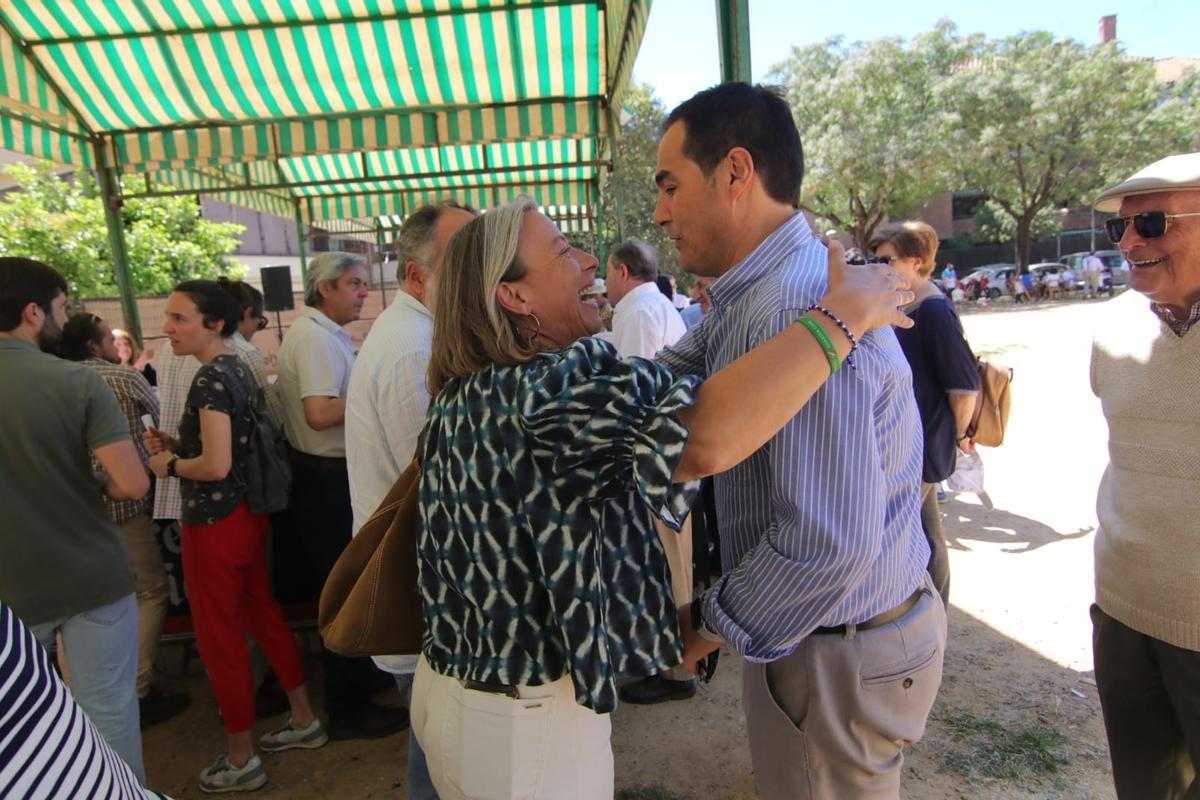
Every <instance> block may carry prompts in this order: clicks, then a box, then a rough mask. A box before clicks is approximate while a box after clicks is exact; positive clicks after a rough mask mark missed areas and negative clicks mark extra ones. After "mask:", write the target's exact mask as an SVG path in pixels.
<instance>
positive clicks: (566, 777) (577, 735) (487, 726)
mask: <svg viewBox="0 0 1200 800" xmlns="http://www.w3.org/2000/svg"><path fill="white" fill-rule="evenodd" d="M518 688H519V692H520V695H521V697H520V699H513V698H511V697H508V696H507V695H503V694H493V693H491V692H479V691H474V690H470V689H466V688H464V687H463V685H462V683H460V682H459V681H458V680H457V679H455V678H448V677H446V676H445V675H441V674H439V673H437V672H435V671H434V670H433V669H432V668H431V667H430V666H429V663H428V662H427V661H426V660H425V658H424V657H422V658H421V660H420V662H419V663H418V664H417V674H416V677H415V678H414V679H413V694H412V707H411V718H412V732H413V733H415V734H416V737H417V741H419V742H420V743H421V747H422V749H424V751H425V759H426V761H427V763H428V765H429V776H430V777H431V778H432V779H433V785H434V787H436V788H437V793H438V797H440V798H441V800H559V799H560V798H561V800H612V796H613V755H612V744H611V742H610V737H611V734H612V725H611V723H610V721H609V716H608V714H597V713H595V712H593V711H591V710H589V709H587V708H584V707H583V706H581V705H579V704H578V703H576V702H575V688H574V685H573V684H572V682H571V678H570V676H565V677H562V678H559V679H558V680H556V681H554V682H553V683H548V684H546V685H544V686H521V687H518Z"/></svg>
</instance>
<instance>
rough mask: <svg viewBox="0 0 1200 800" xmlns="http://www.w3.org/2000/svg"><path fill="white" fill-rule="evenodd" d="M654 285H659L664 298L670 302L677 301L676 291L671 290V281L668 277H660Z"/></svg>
mask: <svg viewBox="0 0 1200 800" xmlns="http://www.w3.org/2000/svg"><path fill="white" fill-rule="evenodd" d="M654 283H655V284H657V285H658V290H659V291H660V292H662V293H663V296H664V297H666V298H667V299H668V300H674V299H675V290H674V289H672V288H671V279H670V278H668V277H667V276H666V275H659V276H658V277H657V278H655V279H654Z"/></svg>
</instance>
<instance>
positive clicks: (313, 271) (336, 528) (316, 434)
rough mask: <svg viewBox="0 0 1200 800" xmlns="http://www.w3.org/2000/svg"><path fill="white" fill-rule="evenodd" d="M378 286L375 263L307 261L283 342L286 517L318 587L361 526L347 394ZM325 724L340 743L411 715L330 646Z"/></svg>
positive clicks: (363, 666)
mask: <svg viewBox="0 0 1200 800" xmlns="http://www.w3.org/2000/svg"><path fill="white" fill-rule="evenodd" d="M369 290H370V280H369V278H368V276H367V265H366V261H365V260H364V259H363V257H362V256H358V255H355V254H353V253H321V254H320V255H318V256H316V257H314V258H313V259H312V260H310V261H309V262H308V274H307V275H306V276H305V281H304V303H305V306H304V308H303V309H301V310H300V313H299V315H298V316H297V318H296V321H295V322H294V323H292V327H291V328H289V329H288V332H287V334H286V335H285V336H284V337H283V344H281V345H280V347H279V362H278V373H279V380H278V386H279V390H280V394H281V395H282V397H283V411H284V427H285V428H286V429H287V437H288V441H289V442H291V445H292V501H291V506H290V507H289V508H288V512H287V515H286V519H287V521H288V523H289V527H290V529H291V531H290V533H291V534H292V535H293V536H294V538H295V539H296V541H297V542H298V543H299V544H300V547H301V549H302V551H303V558H304V560H305V561H306V562H307V565H308V567H309V575H310V577H311V578H312V579H313V580H314V581H315V582H316V585H315V587H314V590H315V591H319V590H320V587H321V586H322V585H324V583H325V579H326V578H327V577H328V576H329V572H330V570H332V569H333V565H334V564H335V563H336V562H337V559H338V556H340V555H341V554H342V550H343V549H345V547H346V544H347V542H349V541H350V536H351V534H352V532H353V524H354V523H353V517H352V512H351V506H350V483H349V477H348V474H347V471H346V429H345V425H344V421H345V416H346V393H347V390H348V388H349V386H350V369H351V367H353V366H354V342H353V340H352V339H351V337H350V333H349V331H347V330H346V328H345V326H346V325H348V324H350V323H351V322H353V321H355V320H356V319H358V318H359V316H360V315H361V314H362V307H363V303H364V302H365V301H366V299H367V293H368V291H369ZM321 665H322V667H323V670H324V673H325V710H326V713H327V714H328V715H329V723H328V725H327V726H326V730H327V731H328V732H329V738H331V739H374V738H379V737H382V736H388V735H390V734H392V733H395V732H396V731H399V730H402V729H403V728H404V727H405V726H407V724H408V720H407V716H406V715H404V714H402V713H398V712H395V711H390V710H387V709H384V708H382V707H380V706H377V705H375V704H373V703H372V702H371V691H372V689H373V688H375V684H373V683H372V677H373V673H374V668H373V667H372V665H371V661H370V659H367V658H346V657H344V656H340V655H337V654H336V653H333V652H330V651H329V650H327V649H325V648H324V647H322V649H321Z"/></svg>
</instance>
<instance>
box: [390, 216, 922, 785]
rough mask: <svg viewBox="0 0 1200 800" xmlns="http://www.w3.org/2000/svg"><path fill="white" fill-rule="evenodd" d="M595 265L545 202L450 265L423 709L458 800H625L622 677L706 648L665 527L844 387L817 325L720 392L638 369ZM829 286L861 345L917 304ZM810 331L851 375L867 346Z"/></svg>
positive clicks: (429, 481)
mask: <svg viewBox="0 0 1200 800" xmlns="http://www.w3.org/2000/svg"><path fill="white" fill-rule="evenodd" d="M596 267H597V262H596V259H595V258H594V257H593V256H591V255H590V254H588V253H585V252H583V251H581V250H579V249H577V248H574V247H572V246H571V245H570V244H569V243H568V242H567V241H566V240H565V239H564V238H563V236H562V234H561V233H560V232H559V231H558V229H557V228H556V227H555V225H554V223H552V222H551V221H550V220H549V219H548V218H546V217H545V216H544V215H543V214H541V213H540V212H539V211H538V210H537V208H536V206H535V205H534V204H533V203H532V202H531V201H528V200H520V201H517V202H515V203H512V204H510V205H508V206H504V207H501V208H498V209H496V210H493V211H490V212H488V213H487V214H485V215H483V216H482V217H480V218H478V219H476V220H473V221H472V222H470V223H468V224H467V225H465V226H464V227H463V228H462V229H461V230H460V231H459V232H458V233H457V234H455V236H454V238H453V239H452V240H451V242H450V244H449V246H448V248H447V250H446V253H445V256H444V261H443V265H442V269H441V277H440V283H439V288H438V292H437V308H436V313H435V314H434V336H433V347H432V354H431V359H430V369H429V386H430V389H431V391H433V392H435V393H436V396H435V397H434V399H433V402H432V404H431V405H430V408H429V415H428V417H427V427H426V431H425V440H424V443H423V446H422V451H421V460H422V477H421V489H420V517H421V529H420V538H419V541H418V558H419V561H420V591H421V597H422V606H423V613H424V622H425V631H426V635H425V643H424V653H423V655H422V657H421V660H420V664H419V666H418V669H417V674H416V679H415V681H414V684H413V705H412V724H413V730H414V731H415V732H416V735H417V737H418V739H419V740H420V742H421V745H422V747H423V748H424V749H425V751H426V756H427V759H428V763H429V769H430V775H431V777H432V779H433V782H434V784H435V785H436V788H437V791H438V795H439V796H440V797H442V798H443V800H449V799H450V798H460V797H488V798H508V797H531V798H532V797H573V798H583V799H585V800H586V799H587V798H601V797H604V798H611V797H612V794H613V773H612V763H613V762H612V749H611V746H610V744H609V719H608V712H610V711H612V710H613V709H614V708H615V707H616V702H617V694H616V684H615V681H616V678H617V676H618V675H632V676H645V675H650V674H654V673H657V672H660V671H662V670H663V669H664V668H666V667H670V666H674V665H677V664H679V663H680V661H681V659H683V658H690V656H689V655H687V654H688V653H691V652H692V651H691V647H692V640H693V639H696V638H698V635H697V634H696V633H694V631H693V629H692V627H691V625H690V624H688V619H689V611H688V609H687V608H686V607H685V608H683V609H679V610H677V609H675V607H674V604H673V603H672V601H671V584H670V578H669V575H668V574H667V562H666V555H665V553H664V551H663V548H662V544H661V542H660V540H659V537H658V533H657V531H656V530H655V527H654V525H653V523H652V519H653V517H654V516H659V517H660V518H661V519H662V521H663V522H664V523H665V524H666V525H668V526H670V527H671V528H673V529H675V530H678V528H679V525H680V523H681V521H682V520H683V518H684V516H685V515H686V513H687V511H688V508H689V505H690V501H691V497H692V490H693V488H694V485H689V484H687V483H685V482H686V481H690V480H691V479H693V478H699V477H702V476H704V475H707V474H710V473H712V472H714V471H718V470H723V469H726V468H728V467H729V466H732V465H733V464H735V463H737V462H738V461H740V460H742V459H743V458H745V457H746V456H748V455H749V454H750V453H751V452H753V451H754V449H756V448H757V447H759V446H760V445H761V444H762V443H763V442H764V441H765V440H766V439H767V438H768V437H769V436H771V435H772V434H773V433H774V432H775V431H777V430H778V429H779V428H780V427H782V426H783V424H784V423H785V422H786V421H787V420H789V419H791V417H792V416H794V415H795V413H796V411H797V410H798V409H799V407H800V406H801V405H803V404H804V402H805V401H806V400H807V399H808V398H809V397H810V396H811V395H812V393H813V392H814V391H816V389H817V388H819V387H820V385H821V384H822V382H823V381H824V380H825V378H826V377H828V375H829V374H830V370H831V362H830V361H829V360H828V359H827V355H826V353H825V351H824V349H823V347H824V345H822V344H820V343H819V341H820V340H819V338H818V337H817V335H816V334H815V333H812V332H810V330H809V329H808V328H806V327H805V326H804V325H803V324H797V325H792V326H790V327H789V328H788V329H787V330H786V331H784V332H783V333H781V334H780V335H779V336H777V337H775V338H774V339H771V340H770V341H768V342H767V343H765V344H764V345H762V346H761V347H759V348H758V349H756V350H754V351H752V352H751V353H749V354H747V355H746V356H744V357H743V358H742V359H739V360H738V361H737V362H735V363H734V364H732V365H731V366H730V367H728V368H726V369H725V370H722V371H720V372H718V373H716V374H714V375H713V376H712V377H710V378H709V379H708V381H707V382H706V383H705V384H704V386H703V387H699V380H698V379H697V378H695V377H691V376H686V375H681V376H676V375H673V374H672V373H671V372H670V371H669V370H667V369H666V368H665V367H663V366H661V365H659V364H657V363H655V362H653V361H649V360H645V359H640V358H632V359H627V360H623V359H621V358H620V356H619V355H618V354H617V352H616V350H615V349H613V347H612V346H611V345H609V344H608V343H607V342H604V341H601V340H600V339H598V338H595V337H594V336H593V334H595V333H597V332H599V331H600V330H601V323H600V312H599V308H598V307H597V306H596V303H595V301H594V300H593V299H591V297H590V296H589V290H590V288H591V287H592V285H593V283H594V280H595V272H596ZM830 286H831V290H830V294H829V295H828V296H827V297H825V298H824V301H823V302H824V303H825V304H826V306H827V307H828V308H830V309H832V310H833V313H834V314H835V315H836V316H838V317H840V318H841V319H842V320H843V321H845V322H846V323H847V325H848V328H847V330H849V331H851V332H852V333H853V334H854V335H858V334H861V333H864V332H865V331H866V330H867V329H869V328H872V327H879V326H882V325H885V324H906V322H905V318H904V317H903V315H901V314H900V313H899V312H898V311H897V310H896V305H897V303H898V302H905V301H907V300H908V299H909V298H910V297H911V295H910V294H909V293H908V292H906V291H900V292H898V291H897V289H899V287H900V284H899V283H897V282H895V281H894V280H892V279H889V278H887V277H885V276H884V275H883V274H882V273H878V272H874V271H869V270H866V269H865V268H847V267H845V266H844V265H843V264H841V262H840V260H836V261H835V262H834V263H832V265H831V273H830ZM803 319H804V320H805V323H806V324H810V325H812V326H814V327H817V329H818V330H819V331H822V332H823V337H821V339H823V341H824V343H825V344H826V345H828V347H829V349H830V352H831V353H832V359H833V361H832V364H833V365H835V366H837V365H840V359H842V358H845V357H846V355H847V354H848V353H849V351H850V347H851V339H850V338H849V337H848V336H846V335H845V334H844V333H843V332H842V331H841V330H840V329H839V328H838V327H837V326H836V325H835V323H834V322H832V321H831V320H830V319H828V318H826V317H825V316H824V315H823V314H819V313H815V312H814V313H813V314H810V315H806V316H805V317H803ZM697 330H698V331H699V330H700V329H697ZM747 385H753V386H755V387H758V389H759V391H756V392H754V393H753V396H751V397H748V396H746V395H747V393H746V392H744V387H745V386H747ZM718 430H719V432H720V435H716V432H717V431H718ZM705 431H708V434H707V435H706V434H705V433H704V432H705ZM685 644H687V648H685V647H684V645H685ZM709 649H712V648H711V647H710V648H709ZM702 655H703V654H700V657H702ZM692 660H693V661H694V660H695V658H692ZM456 743H457V744H456ZM468 754H469V757H467V755H468Z"/></svg>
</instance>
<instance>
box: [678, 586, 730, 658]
mask: <svg viewBox="0 0 1200 800" xmlns="http://www.w3.org/2000/svg"><path fill="white" fill-rule="evenodd" d="M676 614H677V615H678V617H679V630H680V633H682V634H683V665H682V666H683V667H684V668H685V669H686V670H687V671H688V672H690V673H692V674H693V675H695V674H696V663H697V662H699V661H701V660H702V659H703V658H704V657H705V656H707V655H708V654H709V653H711V652H712V651H714V650H719V649H721V643H720V642H710V641H709V640H708V639H705V638H704V637H703V636H701V635H700V634H698V633H696V631H694V630H692V604H691V603H684V604H683V605H681V606H680V607H679V610H678V611H677V612H676Z"/></svg>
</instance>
